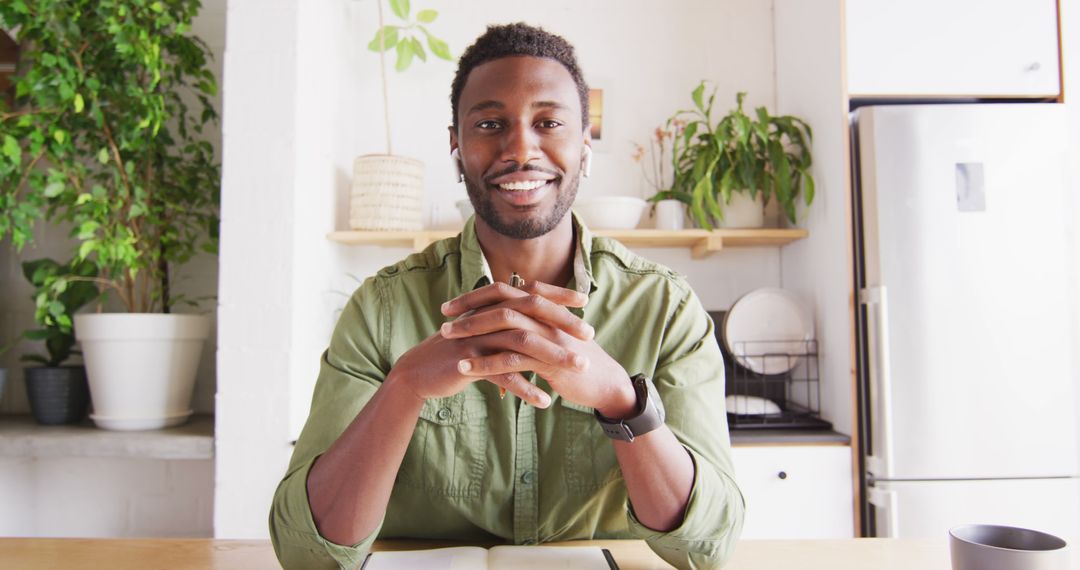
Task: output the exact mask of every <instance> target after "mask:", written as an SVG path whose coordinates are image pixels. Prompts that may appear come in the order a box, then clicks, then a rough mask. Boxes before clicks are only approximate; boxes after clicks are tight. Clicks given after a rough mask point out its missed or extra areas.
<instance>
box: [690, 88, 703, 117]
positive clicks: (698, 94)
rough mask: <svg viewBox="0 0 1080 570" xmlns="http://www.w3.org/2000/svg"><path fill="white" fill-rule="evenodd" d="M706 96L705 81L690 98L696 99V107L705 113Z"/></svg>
mask: <svg viewBox="0 0 1080 570" xmlns="http://www.w3.org/2000/svg"><path fill="white" fill-rule="evenodd" d="M704 94H705V82H704V81H702V82H701V83H699V84H698V86H697V88H696V89H694V92H693V93H691V94H690V97H691V98H693V99H694V106H695V107H697V108H698V109H699V110H700V111H701V112H703V113H704V112H705V103H704V101H703V100H702V99H703V96H704Z"/></svg>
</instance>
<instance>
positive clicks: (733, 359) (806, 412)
mask: <svg viewBox="0 0 1080 570" xmlns="http://www.w3.org/2000/svg"><path fill="white" fill-rule="evenodd" d="M720 347H721V349H723V348H724V343H723V342H721V343H720ZM732 350H733V351H734V354H731V353H729V352H728V351H726V350H724V351H723V352H724V367H725V372H726V388H727V390H726V393H727V394H728V395H735V396H756V397H759V398H766V399H768V400H772V401H773V402H775V403H776V404H777V406H779V408H780V412H779V413H772V414H761V413H758V414H754V413H746V414H744V413H735V414H733V413H728V414H727V419H728V426H730V427H731V428H732V429H791V428H797V429H831V428H832V424H831V423H829V422H827V421H825V420H823V419H821V417H820V414H821V382H820V376H819V373H818V343H817V341H816V340H803V341H794V340H782V341H769V340H761V341H739V342H736V343H733V345H732ZM773 371H781V372H779V373H772V374H769V373H767V372H773ZM755 408H756V409H757V410H759V411H761V408H760V407H759V406H753V405H750V406H745V407H743V408H740V407H736V411H738V412H743V411H747V412H753V411H754V410H755Z"/></svg>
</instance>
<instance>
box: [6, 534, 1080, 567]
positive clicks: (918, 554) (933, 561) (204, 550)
mask: <svg viewBox="0 0 1080 570" xmlns="http://www.w3.org/2000/svg"><path fill="white" fill-rule="evenodd" d="M553 544H559V545H569V544H573V545H588V546H601V547H604V548H607V549H609V550H611V553H612V554H613V555H614V556H615V560H616V561H617V562H618V563H619V567H620V568H622V569H623V570H653V569H660V568H670V566H668V565H667V564H665V563H664V562H663V561H662V560H660V559H659V558H658V557H657V556H656V555H655V554H653V553H652V551H651V550H649V547H648V546H647V545H646V544H645V543H644V542H642V541H634V540H597V541H582V542H574V543H565V542H564V543H553ZM423 546H446V544H430V543H423V544H420V543H415V542H412V541H384V542H379V543H377V544H376V550H396V549H401V548H421V547H423ZM0 566H2V567H4V568H19V569H21V570H39V569H40V570H46V569H48V570H52V569H54V568H85V569H89V570H94V569H109V570H126V569H139V570H142V569H146V568H153V569H169V570H181V569H189V568H190V569H192V570H196V569H197V570H204V569H228V570H242V569H243V570H246V569H262V568H278V564H277V559H276V558H275V557H274V549H273V548H272V547H271V546H270V542H269V541H265V540H211V539H74V538H68V539H63V538H0ZM1074 567H1076V561H1074ZM786 568H798V569H800V570H818V569H821V570H826V569H827V570H868V569H869V570H911V569H916V568H917V569H919V570H949V547H948V541H947V540H945V539H942V540H930V541H924V540H891V539H877V538H866V539H849V540H746V541H742V542H740V543H739V546H738V548H737V549H736V551H735V556H734V557H733V558H732V560H731V561H730V563H729V564H728V565H727V566H725V570H773V569H786Z"/></svg>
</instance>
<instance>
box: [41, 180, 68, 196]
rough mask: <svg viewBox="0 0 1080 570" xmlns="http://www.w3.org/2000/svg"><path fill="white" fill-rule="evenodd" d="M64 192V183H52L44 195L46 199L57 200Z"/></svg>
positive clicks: (46, 188)
mask: <svg viewBox="0 0 1080 570" xmlns="http://www.w3.org/2000/svg"><path fill="white" fill-rule="evenodd" d="M63 192H64V183H63V182H52V183H50V184H49V185H48V186H46V187H45V191H44V192H43V194H44V195H45V197H46V198H55V197H57V196H59V195H60V194H61V193H63Z"/></svg>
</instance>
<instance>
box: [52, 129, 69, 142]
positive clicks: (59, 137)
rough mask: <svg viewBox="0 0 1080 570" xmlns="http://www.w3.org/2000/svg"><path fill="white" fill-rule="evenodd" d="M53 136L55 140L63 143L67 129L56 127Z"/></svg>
mask: <svg viewBox="0 0 1080 570" xmlns="http://www.w3.org/2000/svg"><path fill="white" fill-rule="evenodd" d="M53 138H54V139H56V142H58V143H60V144H64V141H66V140H67V131H65V130H63V129H56V130H55V131H53Z"/></svg>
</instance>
